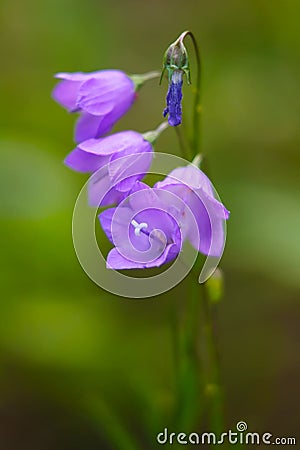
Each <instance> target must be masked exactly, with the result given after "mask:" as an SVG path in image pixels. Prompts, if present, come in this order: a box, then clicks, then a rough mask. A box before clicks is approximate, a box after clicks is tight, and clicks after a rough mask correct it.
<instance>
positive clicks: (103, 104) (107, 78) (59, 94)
mask: <svg viewBox="0 0 300 450" xmlns="http://www.w3.org/2000/svg"><path fill="white" fill-rule="evenodd" d="M55 77H56V78H59V79H61V80H62V81H60V82H59V83H58V84H57V85H56V87H55V88H54V90H53V93H52V96H53V98H54V99H55V100H56V101H57V102H58V103H60V104H61V105H62V106H63V107H64V108H66V109H67V110H68V111H69V112H79V113H80V117H79V119H78V121H77V124H76V129H75V141H76V142H82V141H84V140H87V139H90V138H98V137H100V136H103V135H104V134H107V133H109V132H110V130H111V129H112V127H113V126H114V124H115V123H116V122H117V121H118V120H119V119H120V118H121V117H122V116H123V115H124V114H125V113H126V112H127V111H128V110H129V108H130V107H131V105H132V104H133V102H134V99H135V84H134V82H133V80H132V79H131V78H130V77H129V76H128V75H126V74H125V73H124V72H122V71H120V70H100V71H96V72H90V73H83V72H75V73H58V74H56V75H55Z"/></svg>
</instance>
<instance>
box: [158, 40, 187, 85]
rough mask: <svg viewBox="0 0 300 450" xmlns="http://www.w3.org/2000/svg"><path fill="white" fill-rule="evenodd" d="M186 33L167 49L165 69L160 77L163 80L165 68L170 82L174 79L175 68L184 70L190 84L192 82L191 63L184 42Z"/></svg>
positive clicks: (164, 61) (164, 60) (164, 62)
mask: <svg viewBox="0 0 300 450" xmlns="http://www.w3.org/2000/svg"><path fill="white" fill-rule="evenodd" d="M183 37H184V33H183V34H181V36H179V38H178V39H176V41H175V42H173V43H172V44H171V45H170V46H169V47H168V48H167V50H166V52H165V54H164V59H163V70H162V74H161V77H160V82H161V80H162V77H163V74H164V72H165V70H167V71H168V80H169V82H170V81H171V79H172V74H173V72H174V71H175V70H177V71H182V72H184V73H185V74H186V77H187V82H188V84H190V83H191V79H190V65H189V58H188V53H187V50H186V48H185V46H184V44H183Z"/></svg>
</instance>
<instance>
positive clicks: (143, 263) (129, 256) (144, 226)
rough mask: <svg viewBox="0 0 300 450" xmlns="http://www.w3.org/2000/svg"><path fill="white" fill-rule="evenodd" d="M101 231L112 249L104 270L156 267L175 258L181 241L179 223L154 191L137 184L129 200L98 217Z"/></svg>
mask: <svg viewBox="0 0 300 450" xmlns="http://www.w3.org/2000/svg"><path fill="white" fill-rule="evenodd" d="M99 220H100V222H101V225H102V228H103V230H104V231H105V233H106V235H107V237H108V238H109V240H110V241H111V242H112V243H113V245H114V248H113V249H112V250H111V251H110V252H109V254H108V256H107V268H109V269H115V270H121V269H144V268H149V267H159V266H161V265H162V264H165V263H167V262H170V261H172V260H174V259H175V258H176V256H177V255H178V253H179V252H180V249H181V244H182V237H181V231H180V228H179V226H178V223H177V222H176V220H175V219H174V217H173V216H172V214H170V212H169V211H168V208H167V207H166V204H165V203H164V202H162V201H161V200H160V198H159V196H158V195H157V193H156V190H155V189H151V188H150V187H148V186H147V185H145V184H143V183H141V182H136V183H135V186H134V188H133V190H132V193H131V195H130V196H129V198H128V199H125V200H123V201H122V202H121V203H120V204H119V205H118V206H117V207H116V208H110V209H107V210H106V211H104V212H102V213H101V214H100V215H99Z"/></svg>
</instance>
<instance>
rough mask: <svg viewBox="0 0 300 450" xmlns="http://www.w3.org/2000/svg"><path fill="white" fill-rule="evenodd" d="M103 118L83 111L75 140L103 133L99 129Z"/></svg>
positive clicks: (82, 139)
mask: <svg viewBox="0 0 300 450" xmlns="http://www.w3.org/2000/svg"><path fill="white" fill-rule="evenodd" d="M102 120H103V118H102V117H101V116H92V115H91V114H88V113H82V114H81V115H80V117H79V119H78V120H77V123H76V127H75V141H76V142H82V141H86V140H88V139H90V138H96V137H98V136H99V135H100V134H103V133H101V132H99V130H101V123H102Z"/></svg>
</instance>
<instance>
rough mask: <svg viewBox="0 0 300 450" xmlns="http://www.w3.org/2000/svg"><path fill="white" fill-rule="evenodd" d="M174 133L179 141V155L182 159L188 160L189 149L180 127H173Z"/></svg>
mask: <svg viewBox="0 0 300 450" xmlns="http://www.w3.org/2000/svg"><path fill="white" fill-rule="evenodd" d="M174 128H175V131H176V134H177V138H178V142H179V146H180V151H181V155H182V157H183V158H184V159H187V160H189V159H190V151H189V148H188V146H187V144H186V142H185V139H184V136H183V133H182V130H181V129H180V127H174Z"/></svg>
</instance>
